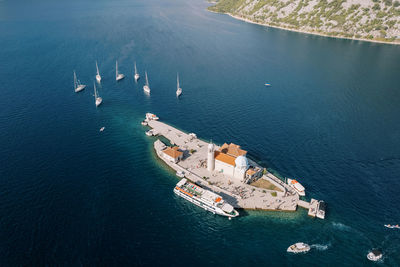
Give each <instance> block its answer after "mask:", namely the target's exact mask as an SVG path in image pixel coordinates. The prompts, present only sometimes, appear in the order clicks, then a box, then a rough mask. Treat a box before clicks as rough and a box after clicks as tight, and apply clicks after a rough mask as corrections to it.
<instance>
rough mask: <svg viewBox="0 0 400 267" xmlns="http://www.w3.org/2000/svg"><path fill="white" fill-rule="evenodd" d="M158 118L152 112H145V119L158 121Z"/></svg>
mask: <svg viewBox="0 0 400 267" xmlns="http://www.w3.org/2000/svg"><path fill="white" fill-rule="evenodd" d="M159 119H160V118H159V117H157V116H156V115H155V114H153V113H146V120H149V121H150V120H153V121H158V120H159Z"/></svg>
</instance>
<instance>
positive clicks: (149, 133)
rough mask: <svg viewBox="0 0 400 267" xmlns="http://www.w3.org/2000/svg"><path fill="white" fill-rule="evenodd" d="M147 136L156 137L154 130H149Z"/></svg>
mask: <svg viewBox="0 0 400 267" xmlns="http://www.w3.org/2000/svg"><path fill="white" fill-rule="evenodd" d="M146 135H147V136H153V135H154V132H153V130H148V131H147V132H146Z"/></svg>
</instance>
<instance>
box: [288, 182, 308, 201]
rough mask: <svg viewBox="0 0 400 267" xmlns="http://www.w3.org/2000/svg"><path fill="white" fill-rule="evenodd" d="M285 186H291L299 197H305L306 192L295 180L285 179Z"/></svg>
mask: <svg viewBox="0 0 400 267" xmlns="http://www.w3.org/2000/svg"><path fill="white" fill-rule="evenodd" d="M287 184H288V185H289V186H291V187H292V188H293V189H294V190H296V192H297V193H298V194H299V195H300V196H303V197H304V196H305V195H306V190H305V188H304V186H302V185H301V184H300V183H299V182H298V181H297V180H295V179H289V178H287Z"/></svg>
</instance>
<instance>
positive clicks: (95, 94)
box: [93, 82, 103, 107]
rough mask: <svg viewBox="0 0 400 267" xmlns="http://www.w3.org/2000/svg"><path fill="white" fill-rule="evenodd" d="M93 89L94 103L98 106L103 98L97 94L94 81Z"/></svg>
mask: <svg viewBox="0 0 400 267" xmlns="http://www.w3.org/2000/svg"><path fill="white" fill-rule="evenodd" d="M93 89H94V99H95V104H96V107H98V106H99V105H100V104H101V103H102V102H103V98H101V97H99V96H98V94H97V90H96V84H95V83H94V82H93Z"/></svg>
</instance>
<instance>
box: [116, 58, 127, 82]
mask: <svg viewBox="0 0 400 267" xmlns="http://www.w3.org/2000/svg"><path fill="white" fill-rule="evenodd" d="M123 78H125V75H124V74H122V73H118V61H115V80H116V81H119V80H122V79H123Z"/></svg>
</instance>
